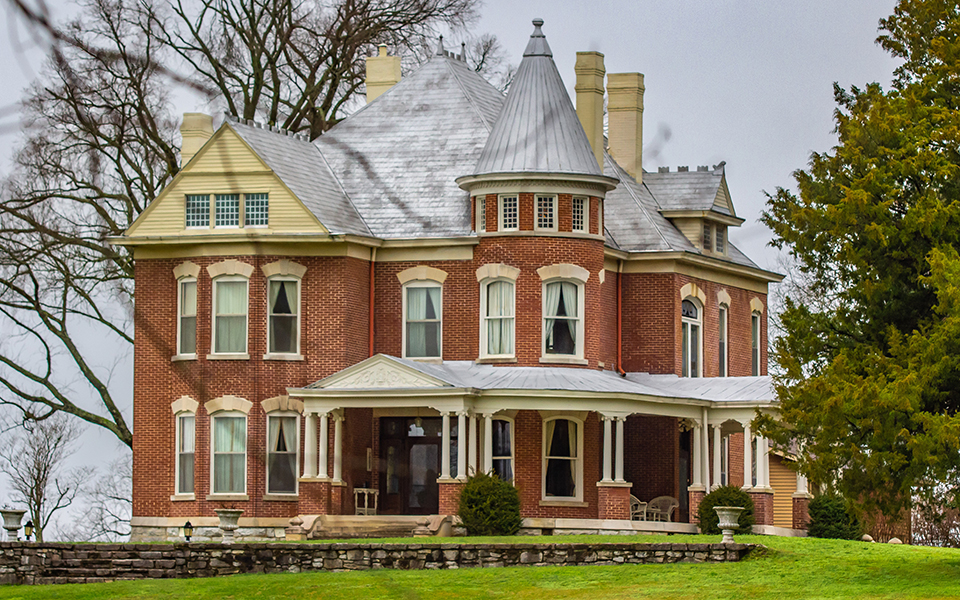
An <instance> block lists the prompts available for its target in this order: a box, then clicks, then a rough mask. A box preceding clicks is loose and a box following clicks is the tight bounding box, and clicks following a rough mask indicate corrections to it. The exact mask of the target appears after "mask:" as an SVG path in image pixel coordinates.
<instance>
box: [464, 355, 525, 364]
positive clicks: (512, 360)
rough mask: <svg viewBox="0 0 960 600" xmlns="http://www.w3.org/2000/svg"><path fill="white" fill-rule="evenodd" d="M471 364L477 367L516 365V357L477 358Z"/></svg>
mask: <svg viewBox="0 0 960 600" xmlns="http://www.w3.org/2000/svg"><path fill="white" fill-rule="evenodd" d="M473 362H474V364H477V365H508V364H516V362H517V357H516V356H497V357H486V358H478V359H477V360H475V361H473Z"/></svg>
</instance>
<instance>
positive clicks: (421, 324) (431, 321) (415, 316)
mask: <svg viewBox="0 0 960 600" xmlns="http://www.w3.org/2000/svg"><path fill="white" fill-rule="evenodd" d="M403 304H404V310H403V313H404V337H403V342H404V343H403V357H404V358H440V357H441V356H442V351H443V348H442V340H443V330H442V323H443V287H442V286H441V285H440V284H438V283H436V282H433V281H412V282H410V283H408V284H407V285H405V286H404V288H403Z"/></svg>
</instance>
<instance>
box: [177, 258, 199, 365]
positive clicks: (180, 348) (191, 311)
mask: <svg viewBox="0 0 960 600" xmlns="http://www.w3.org/2000/svg"><path fill="white" fill-rule="evenodd" d="M178 284H179V285H178V287H179V289H178V292H177V297H178V302H177V304H178V305H179V308H178V310H177V313H178V319H177V354H178V355H180V356H189V355H192V354H196V353H197V280H196V279H195V278H193V277H184V278H182V279H180V281H179V282H178Z"/></svg>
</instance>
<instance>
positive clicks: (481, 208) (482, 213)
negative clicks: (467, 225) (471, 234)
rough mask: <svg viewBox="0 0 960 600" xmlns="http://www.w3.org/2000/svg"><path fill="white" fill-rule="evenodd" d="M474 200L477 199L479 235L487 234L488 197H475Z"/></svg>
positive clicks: (482, 195) (484, 195)
mask: <svg viewBox="0 0 960 600" xmlns="http://www.w3.org/2000/svg"><path fill="white" fill-rule="evenodd" d="M474 198H476V199H475V200H474V202H475V203H476V209H477V216H476V222H477V233H486V232H487V227H486V225H487V223H486V220H487V195H486V194H481V195H479V196H475V197H474Z"/></svg>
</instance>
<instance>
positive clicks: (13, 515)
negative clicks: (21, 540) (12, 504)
mask: <svg viewBox="0 0 960 600" xmlns="http://www.w3.org/2000/svg"><path fill="white" fill-rule="evenodd" d="M26 512H27V511H25V510H13V509H6V508H5V509H3V510H0V515H2V516H3V528H4V529H6V530H7V541H10V542H12V541H15V540H17V539H18V538H17V532H18V531H20V521H22V520H23V515H24V514H26Z"/></svg>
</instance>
